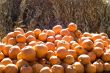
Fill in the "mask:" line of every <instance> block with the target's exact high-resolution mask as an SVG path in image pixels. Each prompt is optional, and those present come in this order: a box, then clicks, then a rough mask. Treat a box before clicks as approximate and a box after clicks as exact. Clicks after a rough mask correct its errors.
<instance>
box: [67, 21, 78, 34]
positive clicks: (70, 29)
mask: <svg viewBox="0 0 110 73" xmlns="http://www.w3.org/2000/svg"><path fill="white" fill-rule="evenodd" d="M68 30H69V31H72V32H75V31H76V30H77V25H76V24H75V23H72V22H71V23H69V25H68Z"/></svg>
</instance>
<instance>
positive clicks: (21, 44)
mask: <svg viewBox="0 0 110 73" xmlns="http://www.w3.org/2000/svg"><path fill="white" fill-rule="evenodd" d="M16 45H17V46H19V48H20V49H22V48H24V47H25V46H26V43H17V44H16Z"/></svg>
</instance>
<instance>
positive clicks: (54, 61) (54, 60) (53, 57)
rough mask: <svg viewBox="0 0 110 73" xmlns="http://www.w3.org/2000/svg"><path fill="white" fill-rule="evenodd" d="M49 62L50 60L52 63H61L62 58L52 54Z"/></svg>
mask: <svg viewBox="0 0 110 73" xmlns="http://www.w3.org/2000/svg"><path fill="white" fill-rule="evenodd" d="M49 62H50V63H51V64H52V65H55V64H60V63H61V61H60V58H58V57H57V56H51V57H50V58H49Z"/></svg>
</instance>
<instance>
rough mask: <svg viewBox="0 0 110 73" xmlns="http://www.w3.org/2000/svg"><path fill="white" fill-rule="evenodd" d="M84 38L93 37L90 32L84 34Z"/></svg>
mask: <svg viewBox="0 0 110 73" xmlns="http://www.w3.org/2000/svg"><path fill="white" fill-rule="evenodd" d="M82 36H83V37H92V35H91V34H90V33H89V32H84V33H83V35H82Z"/></svg>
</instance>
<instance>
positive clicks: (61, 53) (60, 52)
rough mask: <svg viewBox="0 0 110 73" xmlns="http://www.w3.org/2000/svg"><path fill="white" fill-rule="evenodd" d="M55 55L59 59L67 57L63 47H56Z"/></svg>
mask: <svg viewBox="0 0 110 73" xmlns="http://www.w3.org/2000/svg"><path fill="white" fill-rule="evenodd" d="M56 53H57V56H58V57H59V58H60V59H64V58H65V57H66V55H68V51H67V50H66V48H65V47H58V48H57V51H56Z"/></svg>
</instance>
